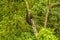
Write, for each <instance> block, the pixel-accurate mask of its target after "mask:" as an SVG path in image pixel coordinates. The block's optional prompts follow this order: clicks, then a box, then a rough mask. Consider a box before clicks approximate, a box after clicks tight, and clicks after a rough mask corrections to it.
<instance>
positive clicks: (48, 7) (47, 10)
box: [44, 0, 50, 28]
mask: <svg viewBox="0 0 60 40" xmlns="http://www.w3.org/2000/svg"><path fill="white" fill-rule="evenodd" d="M49 10H50V0H48V5H47V9H46V16H45V22H44V28H46V26H47V19H48V15H49Z"/></svg>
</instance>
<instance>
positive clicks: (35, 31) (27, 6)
mask: <svg viewBox="0 0 60 40" xmlns="http://www.w3.org/2000/svg"><path fill="white" fill-rule="evenodd" d="M25 3H26V8H27V11H28V15H30V10H29V5H28V2H27V0H25ZM31 21H32V25H31V26H32V28H33V31H34V34H35V35H36V36H37V29H36V27H35V23H34V20H33V19H31Z"/></svg>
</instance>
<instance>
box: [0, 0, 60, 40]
mask: <svg viewBox="0 0 60 40" xmlns="http://www.w3.org/2000/svg"><path fill="white" fill-rule="evenodd" d="M27 1H28V2H29V8H30V12H31V13H32V14H33V16H34V21H35V25H36V28H37V30H38V32H39V33H38V37H37V38H36V37H35V36H34V33H33V29H32V27H31V26H30V25H28V23H26V21H25V17H26V5H25V2H24V0H0V40H40V37H41V38H42V37H44V39H46V40H48V39H49V38H50V39H51V38H52V39H51V40H57V38H56V37H58V38H60V36H59V35H60V6H56V7H54V8H52V9H51V10H50V14H49V18H48V23H47V27H48V28H51V29H55V30H54V32H55V35H56V37H55V35H54V34H53V32H51V31H50V30H49V29H41V28H42V27H43V26H44V20H45V14H46V6H47V3H48V0H27ZM50 1H51V5H53V4H54V3H59V2H60V0H50ZM40 29H41V30H40ZM50 39H49V40H50ZM59 40H60V39H59Z"/></svg>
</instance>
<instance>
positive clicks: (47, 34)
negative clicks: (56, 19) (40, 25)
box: [37, 29, 58, 40]
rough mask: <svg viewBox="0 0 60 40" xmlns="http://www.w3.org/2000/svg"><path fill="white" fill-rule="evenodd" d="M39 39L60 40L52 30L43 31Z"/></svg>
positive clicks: (40, 32)
mask: <svg viewBox="0 0 60 40" xmlns="http://www.w3.org/2000/svg"><path fill="white" fill-rule="evenodd" d="M37 38H38V40H58V39H57V37H56V36H55V35H54V34H53V30H51V29H41V30H40V31H39V33H38V37H37Z"/></svg>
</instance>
